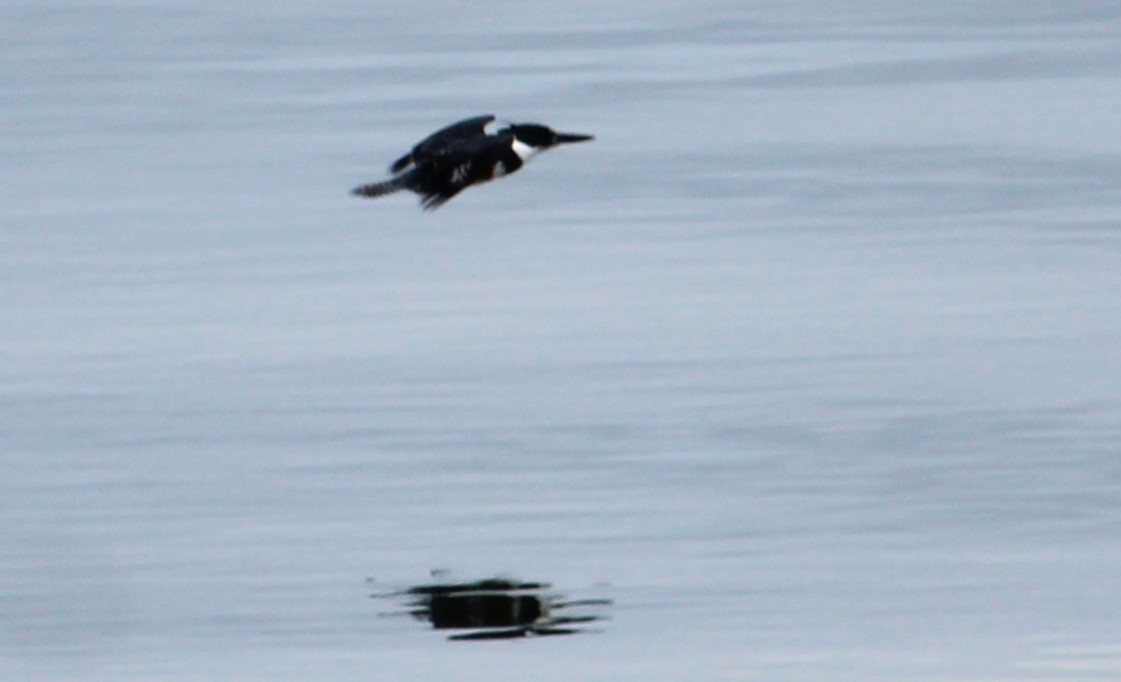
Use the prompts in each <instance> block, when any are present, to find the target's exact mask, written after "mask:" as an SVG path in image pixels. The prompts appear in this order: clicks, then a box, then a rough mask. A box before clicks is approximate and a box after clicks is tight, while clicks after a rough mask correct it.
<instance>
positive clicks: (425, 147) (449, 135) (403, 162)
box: [389, 114, 495, 175]
mask: <svg viewBox="0 0 1121 682" xmlns="http://www.w3.org/2000/svg"><path fill="white" fill-rule="evenodd" d="M494 118H495V117H494V115H493V114H488V115H485V116H475V117H473V118H465V119H463V120H462V121H459V122H457V123H453V124H451V125H450V126H446V127H444V128H441V129H439V130H437V131H436V132H434V133H432V134H431V135H429V136H428V137H426V138H424V139H423V140H421V141H420V142H418V143H417V144H416V146H415V147H413V148H412V150H411V151H409V153H408V154H405V155H404V156H402V157H401V158H399V159H397V160H396V161H394V162H393V165H392V166H390V167H389V171H390V172H391V173H393V174H394V175H396V174H398V173H403V172H405V171H406V170H408V169H409V167H410V166H414V165H420V164H422V163H424V162H425V161H427V160H429V159H430V158H432V157H433V156H438V155H440V154H444V153H446V152H448V151H449V150H451V149H453V148H455V147H458V146H460V145H463V144H466V143H469V142H471V141H472V140H476V139H478V138H482V137H485V136H486V126H487V124H488V123H490V122H491V121H493V120H494Z"/></svg>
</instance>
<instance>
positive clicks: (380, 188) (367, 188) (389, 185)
mask: <svg viewBox="0 0 1121 682" xmlns="http://www.w3.org/2000/svg"><path fill="white" fill-rule="evenodd" d="M404 180H405V178H404V176H402V177H397V178H390V179H389V180H382V181H381V182H371V183H369V184H367V185H360V186H358V187H355V188H354V189H352V190H350V193H351V194H353V195H355V196H359V197H366V198H367V199H374V198H376V197H380V196H384V195H386V194H393V193H394V192H400V191H401V190H403V189H408V187H407V186H406V185H405V182H404Z"/></svg>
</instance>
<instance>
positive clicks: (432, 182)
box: [417, 135, 520, 210]
mask: <svg viewBox="0 0 1121 682" xmlns="http://www.w3.org/2000/svg"><path fill="white" fill-rule="evenodd" d="M509 147H510V136H509V135H498V136H496V137H489V136H488V137H480V138H473V139H470V140H467V141H465V142H460V143H459V144H453V145H450V146H448V147H447V148H446V149H444V150H443V151H442V153H440V154H438V155H435V156H432V157H430V158H428V159H427V160H426V161H424V164H423V167H421V168H418V176H420V177H423V178H424V180H423V183H422V184H420V185H418V187H417V192H418V193H419V194H420V195H421V205H422V206H424V208H425V209H428V210H431V209H434V208H439V207H440V206H441V205H442V204H444V203H445V202H446V201H448V200H449V199H451V198H452V197H454V196H455V195H457V194H459V193H460V192H462V191H463V190H465V189H467V188H468V187H470V186H471V185H473V184H475V183H477V182H485V181H487V180H490V179H492V178H493V177H494V173H495V164H497V163H499V162H503V163H511V161H510V160H508V159H507V156H510V155H511V153H510V152H509ZM513 156H514V158H515V159H516V158H517V157H516V155H513ZM517 161H518V162H519V165H520V159H517ZM513 170H516V168H510V169H509V170H505V171H504V172H506V173H510V172H513Z"/></svg>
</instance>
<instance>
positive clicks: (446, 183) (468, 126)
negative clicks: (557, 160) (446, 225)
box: [351, 115, 594, 210]
mask: <svg viewBox="0 0 1121 682" xmlns="http://www.w3.org/2000/svg"><path fill="white" fill-rule="evenodd" d="M591 139H594V138H593V137H592V136H591V135H579V134H574V133H558V132H557V131H555V130H553V129H552V128H549V127H547V126H543V125H540V124H537V123H507V122H501V121H499V120H498V119H497V118H495V117H494V116H491V115H487V116H476V117H474V118H467V119H464V120H462V121H459V122H458V123H453V124H451V125H449V126H447V127H446V128H441V129H440V130H437V131H436V132H434V133H432V134H431V135H429V136H428V137H426V138H424V139H423V140H421V141H420V142H418V143H417V145H416V146H415V147H413V148H412V150H411V151H410V152H409V153H408V154H405V155H404V156H402V157H401V158H399V159H397V160H396V161H394V162H393V165H392V166H390V167H389V172H390V173H391V174H392V176H393V177H391V178H389V179H388V180H382V181H381V182H372V183H370V184H366V185H362V186H360V187H355V188H354V189H353V190H352V191H351V193H352V194H355V195H357V196H360V197H367V198H371V199H372V198H375V197H380V196H383V195H386V194H392V193H393V192H399V191H401V190H409V191H411V192H416V193H417V194H418V195H420V205H421V206H422V207H424V209H425V210H432V209H436V208H439V207H440V206H442V205H443V204H444V203H445V202H447V201H448V200H449V199H451V198H452V197H454V196H455V195H457V194H459V193H460V192H462V191H463V190H465V189H467V188H468V187H470V186H472V185H478V184H482V183H484V182H489V181H491V180H494V179H495V178H499V177H502V176H503V175H509V174H510V173H513V172H514V171H516V170H518V169H519V168H521V167H522V166H523V165H525V163H526V162H527V161H529V160H530V159H532V158H533V157H534V156H536V155H537V154H539V153H541V152H543V151H545V150H546V149H551V148H553V147H556V146H558V145H562V144H570V143H572V142H586V141H588V140H591Z"/></svg>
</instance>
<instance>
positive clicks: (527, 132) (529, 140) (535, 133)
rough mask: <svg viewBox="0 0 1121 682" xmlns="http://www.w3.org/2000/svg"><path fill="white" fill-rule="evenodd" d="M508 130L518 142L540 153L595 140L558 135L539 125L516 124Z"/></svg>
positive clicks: (575, 135) (579, 136)
mask: <svg viewBox="0 0 1121 682" xmlns="http://www.w3.org/2000/svg"><path fill="white" fill-rule="evenodd" d="M508 130H509V132H510V133H512V134H513V135H514V138H515V139H516V140H518V141H519V142H521V143H523V144H526V145H529V146H530V147H533V148H534V149H536V150H538V151H541V150H544V149H549V148H550V147H556V146H557V145H561V144H570V143H572V142H587V141H588V140H593V139H595V138H594V137H593V136H591V135H580V134H577V133H558V132H557V131H555V130H553V129H552V128H549V127H548V126H543V125H539V124H537V123H515V124H513V125H511V126H510V127H509V129H508Z"/></svg>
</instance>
